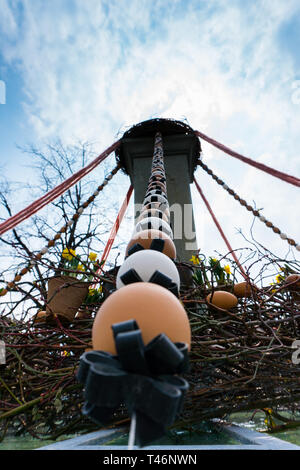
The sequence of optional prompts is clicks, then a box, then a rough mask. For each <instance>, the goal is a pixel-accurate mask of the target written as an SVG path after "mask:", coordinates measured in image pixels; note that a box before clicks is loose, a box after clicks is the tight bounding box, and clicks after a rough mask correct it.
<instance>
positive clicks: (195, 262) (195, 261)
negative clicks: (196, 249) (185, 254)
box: [190, 255, 200, 265]
mask: <svg viewBox="0 0 300 470" xmlns="http://www.w3.org/2000/svg"><path fill="white" fill-rule="evenodd" d="M190 261H191V262H192V263H193V264H195V265H197V264H200V261H199V258H198V256H195V255H192V257H191V259H190Z"/></svg>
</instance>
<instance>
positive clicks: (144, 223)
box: [133, 217, 173, 238]
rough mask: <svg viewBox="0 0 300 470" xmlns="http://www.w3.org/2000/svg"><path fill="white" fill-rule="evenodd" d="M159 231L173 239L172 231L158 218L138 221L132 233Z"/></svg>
mask: <svg viewBox="0 0 300 470" xmlns="http://www.w3.org/2000/svg"><path fill="white" fill-rule="evenodd" d="M147 229H148V230H151V229H154V230H161V231H162V232H164V233H166V234H167V235H169V237H170V238H173V231H172V229H171V227H170V225H169V224H168V223H167V222H166V221H165V220H162V219H160V218H158V217H146V218H145V219H142V220H140V221H139V222H138V223H137V224H136V226H135V229H134V232H133V233H137V232H141V231H142V230H147Z"/></svg>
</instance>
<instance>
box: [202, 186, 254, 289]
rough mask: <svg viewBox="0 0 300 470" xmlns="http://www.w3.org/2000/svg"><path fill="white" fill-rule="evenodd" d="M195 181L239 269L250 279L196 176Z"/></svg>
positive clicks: (245, 277)
mask: <svg viewBox="0 0 300 470" xmlns="http://www.w3.org/2000/svg"><path fill="white" fill-rule="evenodd" d="M194 183H195V185H196V188H197V189H198V192H199V194H200V196H201V197H202V199H203V201H204V203H205V205H206V207H207V209H208V211H209V213H210V215H211V216H212V219H213V221H214V223H215V224H216V226H217V229H218V230H219V232H220V234H221V237H222V238H223V240H224V242H225V243H226V246H227V248H228V250H229V251H230V254H231V256H232V257H233V259H234V261H235V262H236V264H237V265H238V267H239V269H240V271H241V274H242V276H243V277H244V279H246V280H248V279H249V276H247V274H246V272H245V270H244V268H243V266H242V265H241V264H240V262H239V260H238V258H237V256H236V254H235V252H234V250H233V249H232V247H231V245H230V243H229V241H228V239H227V237H226V235H225V233H224V232H223V230H222V227H221V225H220V224H219V222H218V220H217V218H216V216H215V214H214V213H213V210H212V208H211V207H210V205H209V202H208V201H207V199H206V197H205V196H204V194H203V191H202V189H201V188H200V186H199V184H198V182H197V180H196V179H195V178H194Z"/></svg>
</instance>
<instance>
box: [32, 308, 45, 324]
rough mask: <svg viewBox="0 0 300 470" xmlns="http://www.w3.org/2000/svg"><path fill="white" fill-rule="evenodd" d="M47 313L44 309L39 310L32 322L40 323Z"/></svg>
mask: <svg viewBox="0 0 300 470" xmlns="http://www.w3.org/2000/svg"><path fill="white" fill-rule="evenodd" d="M46 317H47V313H46V311H44V310H40V311H39V312H38V313H37V315H36V317H35V318H34V323H41V322H43V321H45V320H46Z"/></svg>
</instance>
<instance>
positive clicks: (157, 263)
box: [92, 148, 191, 354]
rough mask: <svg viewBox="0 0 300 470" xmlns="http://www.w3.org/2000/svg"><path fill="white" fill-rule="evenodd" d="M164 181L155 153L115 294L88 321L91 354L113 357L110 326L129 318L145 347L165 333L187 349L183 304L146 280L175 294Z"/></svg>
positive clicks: (173, 253)
mask: <svg viewBox="0 0 300 470" xmlns="http://www.w3.org/2000/svg"><path fill="white" fill-rule="evenodd" d="M158 150H160V149H159V148H158ZM165 183H166V176H165V171H164V165H163V160H162V157H160V158H158V157H157V153H156V154H154V158H153V162H152V171H151V175H150V178H149V183H148V188H147V192H146V195H145V199H144V202H143V209H142V211H141V214H140V216H139V217H138V220H137V224H136V226H135V229H134V232H133V234H132V237H131V240H130V241H129V243H128V245H127V248H126V252H125V260H124V262H123V264H122V265H121V267H120V269H119V271H118V274H117V279H116V289H117V290H116V291H115V292H113V293H112V294H111V295H110V296H109V297H108V298H107V299H106V300H105V301H104V302H103V304H102V306H101V307H100V309H99V311H98V313H97V315H96V317H95V320H94V324H93V329H92V341H93V348H94V349H96V350H104V351H107V352H110V353H112V354H116V349H115V344H114V338H113V333H112V328H111V325H112V324H114V323H119V322H122V321H126V320H130V319H135V320H136V322H137V324H138V325H139V328H140V330H141V332H142V337H143V341H144V343H145V344H147V343H148V342H149V341H151V340H152V339H153V338H154V337H155V336H157V335H159V334H161V333H165V334H166V335H167V336H168V337H169V338H170V339H171V341H173V342H182V343H186V344H187V345H188V348H190V344H191V329H190V324H189V320H188V317H187V314H186V311H185V309H184V307H183V305H182V304H181V302H180V301H179V300H178V298H177V297H176V295H174V293H173V292H171V291H170V290H168V289H167V288H166V287H162V286H161V285H158V284H156V283H155V282H152V278H153V276H154V275H155V274H156V273H159V274H160V275H162V276H164V278H165V279H168V280H169V281H170V282H171V283H172V285H175V286H176V287H177V292H179V289H180V277H179V273H178V270H177V268H176V265H175V263H174V260H175V258H176V248H175V245H174V242H173V232H172V229H171V227H170V225H169V221H170V211H169V204H168V199H167V192H166V185H165ZM157 241H158V242H159V248H158V249H156V248H155V246H156V245H155V242H157ZM136 280H137V282H135V281H136ZM140 281H142V282H140Z"/></svg>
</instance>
